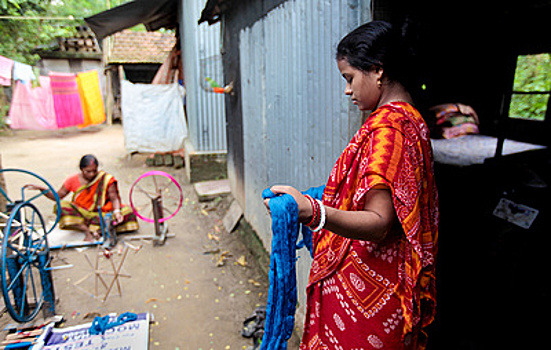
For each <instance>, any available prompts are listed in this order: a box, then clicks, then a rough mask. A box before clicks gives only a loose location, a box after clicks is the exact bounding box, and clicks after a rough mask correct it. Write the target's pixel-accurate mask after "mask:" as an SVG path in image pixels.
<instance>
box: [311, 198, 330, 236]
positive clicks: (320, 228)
mask: <svg viewBox="0 0 551 350" xmlns="http://www.w3.org/2000/svg"><path fill="white" fill-rule="evenodd" d="M316 202H318V204H319V205H320V216H321V219H320V224H319V225H318V227H316V228H315V229H313V230H312V232H319V231H321V230H322V229H323V227H324V226H325V220H326V219H327V213H326V212H325V206H324V205H323V203H322V202H321V201H320V200H319V199H316Z"/></svg>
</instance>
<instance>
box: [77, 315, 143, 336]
mask: <svg viewBox="0 0 551 350" xmlns="http://www.w3.org/2000/svg"><path fill="white" fill-rule="evenodd" d="M137 319H138V315H136V314H135V313H132V312H125V313H123V314H120V315H119V317H117V319H116V320H115V321H113V322H109V315H107V316H103V317H101V316H97V317H96V318H94V321H92V325H91V326H90V329H89V330H88V332H89V333H90V334H104V333H105V331H106V330H108V329H110V328H114V327H117V326H120V325H122V324H125V323H126V322H130V321H135V320H137Z"/></svg>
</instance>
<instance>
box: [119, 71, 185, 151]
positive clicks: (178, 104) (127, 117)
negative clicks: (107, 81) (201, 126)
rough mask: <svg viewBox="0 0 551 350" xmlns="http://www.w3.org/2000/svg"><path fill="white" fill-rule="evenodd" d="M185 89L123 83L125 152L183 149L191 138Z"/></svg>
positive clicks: (168, 85)
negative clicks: (188, 127)
mask: <svg viewBox="0 0 551 350" xmlns="http://www.w3.org/2000/svg"><path fill="white" fill-rule="evenodd" d="M184 93H185V92H184V88H183V87H182V86H180V85H179V84H177V83H174V84H166V85H150V84H133V83H131V82H129V81H126V80H123V81H122V83H121V107H122V119H123V128H124V141H125V147H126V150H127V151H128V152H130V153H133V152H142V153H150V152H170V151H175V150H178V149H181V148H182V147H183V145H184V139H185V138H186V137H187V135H188V130H187V125H186V117H185V114H184V104H183V97H184Z"/></svg>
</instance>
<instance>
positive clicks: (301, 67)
mask: <svg viewBox="0 0 551 350" xmlns="http://www.w3.org/2000/svg"><path fill="white" fill-rule="evenodd" d="M369 3H370V2H369V1H365V0H363V1H362V0H334V1H327V0H297V1H294V0H289V1H287V2H285V3H283V4H282V5H280V6H279V7H277V8H275V9H274V10H272V11H270V12H269V13H268V14H267V15H266V16H265V17H263V18H262V19H261V20H260V21H257V22H256V23H254V24H253V25H252V27H249V28H246V29H244V30H242V31H241V33H240V62H241V89H242V103H243V134H244V160H245V169H244V173H245V181H244V183H245V203H246V204H245V208H244V210H245V217H246V219H247V221H248V222H249V223H251V225H252V226H253V227H254V228H255V230H256V231H257V233H258V234H259V236H260V238H261V239H262V241H263V242H264V245H265V247H266V248H267V249H269V248H270V244H271V243H270V242H271V231H270V227H269V225H270V219H269V216H268V214H267V213H266V210H265V208H264V207H263V206H262V205H261V200H260V198H261V197H260V196H261V193H262V190H264V188H266V187H267V186H270V185H274V184H289V185H292V186H295V187H296V188H298V189H301V190H304V189H307V188H309V187H312V186H319V185H322V184H324V183H325V182H326V181H327V178H328V176H329V172H330V171H331V168H332V166H333V164H334V162H335V160H336V158H337V157H338V156H339V155H340V153H341V152H342V150H343V148H344V147H345V146H346V144H347V143H348V142H349V141H350V139H351V138H352V136H353V134H354V133H355V131H356V130H358V128H359V126H360V119H361V116H360V113H359V111H358V109H357V108H356V107H355V106H353V105H351V104H350V102H349V98H348V97H347V96H345V95H344V87H345V81H344V79H343V78H342V77H341V75H340V72H339V70H338V68H337V65H336V61H335V50H336V46H337V44H338V42H339V41H340V39H341V38H342V37H343V36H344V35H346V34H347V33H348V32H350V31H351V30H352V29H354V28H355V27H357V26H358V25H359V24H360V23H362V22H365V21H366V20H367V19H369V15H368V14H369V11H368V10H367V9H368V8H369V7H370V6H369ZM302 255H307V254H304V253H303V254H302ZM300 260H301V261H302V262H301V263H299V266H298V275H299V278H298V280H299V290H302V291H304V289H305V282H306V280H307V276H308V270H309V265H310V261H309V258H307V257H306V258H303V259H300ZM303 297H304V295H302V296H301V298H300V299H302V298H303Z"/></svg>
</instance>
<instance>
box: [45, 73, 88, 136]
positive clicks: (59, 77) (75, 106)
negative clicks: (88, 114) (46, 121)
mask: <svg viewBox="0 0 551 350" xmlns="http://www.w3.org/2000/svg"><path fill="white" fill-rule="evenodd" d="M49 75H50V86H51V87H52V94H53V97H54V109H55V114H56V120H57V126H58V127H59V128H65V127H69V126H75V125H80V124H82V123H83V122H84V117H83V114H82V105H81V103H80V95H79V93H78V85H77V80H76V76H75V74H72V73H53V72H50V74H49Z"/></svg>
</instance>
